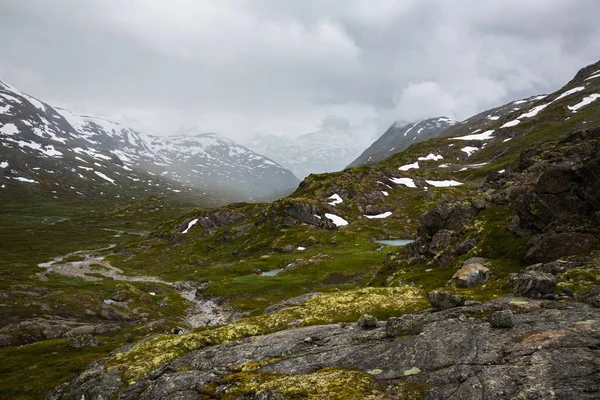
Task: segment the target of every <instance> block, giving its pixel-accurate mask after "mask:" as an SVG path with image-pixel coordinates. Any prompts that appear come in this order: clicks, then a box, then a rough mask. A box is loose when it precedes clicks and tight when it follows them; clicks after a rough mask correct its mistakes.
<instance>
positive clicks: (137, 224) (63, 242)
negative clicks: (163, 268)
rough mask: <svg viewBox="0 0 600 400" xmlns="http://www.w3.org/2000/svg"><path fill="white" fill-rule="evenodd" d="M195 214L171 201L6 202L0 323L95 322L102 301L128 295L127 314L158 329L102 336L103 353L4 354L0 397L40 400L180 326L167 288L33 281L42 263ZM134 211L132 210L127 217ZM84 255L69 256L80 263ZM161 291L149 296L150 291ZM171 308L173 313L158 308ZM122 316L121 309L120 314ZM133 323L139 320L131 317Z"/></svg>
mask: <svg viewBox="0 0 600 400" xmlns="http://www.w3.org/2000/svg"><path fill="white" fill-rule="evenodd" d="M191 208H193V206H191V205H186V204H183V203H178V202H171V201H170V200H167V199H158V198H148V199H140V200H138V201H135V202H131V203H128V202H125V201H123V202H121V203H120V202H118V201H117V202H116V203H115V201H114V200H110V201H103V200H102V199H95V200H94V201H90V200H89V199H86V200H81V199H54V198H52V197H48V196H42V195H40V194H39V193H36V192H27V191H23V192H22V193H21V192H19V191H16V192H13V196H11V197H6V196H5V197H3V198H2V211H1V212H0V237H2V241H3V243H2V248H1V250H0V253H1V257H0V294H2V296H0V307H1V308H0V310H1V311H0V321H2V323H3V324H7V323H11V322H16V323H18V322H20V321H23V320H26V319H30V318H39V317H42V316H47V315H50V316H56V317H61V318H68V319H74V320H77V321H79V322H82V323H86V322H92V317H90V316H89V315H86V313H85V310H89V311H92V312H94V313H99V312H100V310H101V309H102V305H103V300H105V299H110V298H113V297H118V296H119V295H123V296H125V297H126V298H128V299H131V300H132V302H130V303H129V311H125V312H126V313H130V311H131V310H133V309H135V308H138V309H139V312H140V313H141V312H148V313H149V314H150V315H151V316H152V317H153V318H154V319H157V320H160V321H162V322H159V323H157V324H154V325H153V326H151V325H152V324H147V323H140V322H139V321H138V323H129V324H126V326H125V327H124V328H122V329H119V330H117V331H113V332H110V333H109V334H107V335H108V336H101V337H100V341H101V345H100V347H92V348H81V349H70V348H68V340H66V339H58V340H44V341H41V342H38V343H33V344H28V345H24V346H21V347H9V348H4V349H0V359H1V360H2V363H1V365H0V398H7V399H8V398H10V399H39V398H43V397H44V395H45V394H46V393H47V392H48V391H49V390H50V389H51V388H53V387H56V386H57V385H58V384H60V383H62V382H64V381H66V380H68V379H70V378H71V377H73V376H74V375H75V374H76V373H78V372H80V371H81V370H82V369H83V368H84V367H85V366H86V365H87V364H88V363H89V362H91V361H93V360H96V359H99V358H102V357H104V356H106V355H107V354H108V352H110V351H111V350H113V349H115V348H117V347H119V346H121V345H123V344H124V343H127V342H129V341H135V340H138V339H141V338H142V337H144V336H145V335H148V334H149V333H152V332H153V331H151V330H150V329H157V330H159V331H160V332H162V331H164V330H167V329H169V327H172V326H175V325H176V324H179V323H180V321H181V318H182V316H183V315H184V312H185V309H186V303H185V301H184V300H183V299H182V298H181V297H180V296H179V295H177V293H175V291H174V290H173V289H171V288H169V287H168V286H165V285H160V284H146V283H138V282H135V283H123V282H117V281H114V280H110V279H105V280H102V281H98V282H86V281H83V280H81V279H76V278H71V277H65V276H60V275H54V274H51V275H49V280H48V281H42V280H40V279H39V278H38V277H37V276H36V275H35V274H36V273H37V272H40V271H43V269H42V268H40V267H38V264H39V263H42V262H48V261H50V260H52V259H53V258H54V257H56V256H61V255H64V254H67V253H70V252H73V251H77V250H82V249H98V248H103V247H106V246H107V245H109V244H111V243H118V242H120V241H122V240H124V239H127V238H128V237H130V238H134V237H138V236H139V234H141V233H144V232H149V231H150V230H152V229H153V228H154V227H155V226H156V224H158V222H159V221H162V220H164V219H165V218H172V217H175V216H177V215H180V214H182V213H184V212H186V211H187V210H189V209H191ZM128 210H129V211H128ZM79 258H80V257H79V256H73V257H71V260H70V261H77V260H76V259H79ZM151 291H152V292H156V296H150V295H149V294H148V293H149V292H151ZM161 300H163V301H167V303H168V304H169V306H168V307H160V306H159V304H158V303H159V302H160V301H161ZM119 311H123V310H119ZM132 316H134V315H133V314H132Z"/></svg>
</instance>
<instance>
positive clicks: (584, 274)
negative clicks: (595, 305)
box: [558, 267, 600, 294]
mask: <svg viewBox="0 0 600 400" xmlns="http://www.w3.org/2000/svg"><path fill="white" fill-rule="evenodd" d="M561 277H562V278H563V279H564V280H565V281H563V282H560V283H559V284H558V286H559V288H568V289H570V290H572V291H573V292H575V293H576V294H580V293H583V292H585V291H586V290H589V289H591V288H593V287H594V286H596V285H599V284H600V272H599V271H598V269H597V267H588V268H585V267H582V268H574V269H571V270H569V271H567V272H565V273H564V274H562V275H561Z"/></svg>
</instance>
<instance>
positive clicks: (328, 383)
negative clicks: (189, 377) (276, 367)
mask: <svg viewBox="0 0 600 400" xmlns="http://www.w3.org/2000/svg"><path fill="white" fill-rule="evenodd" d="M219 385H221V387H222V385H225V387H226V389H225V392H224V393H221V394H220V396H219V397H221V398H223V399H236V398H239V397H240V396H243V395H257V394H258V395H260V394H265V393H269V392H278V393H280V394H282V395H283V396H284V397H285V398H286V399H314V400H317V399H332V400H359V399H365V398H368V396H369V395H373V394H375V393H376V389H377V385H376V383H375V381H374V380H373V378H372V377H371V376H370V375H369V374H365V373H363V372H361V371H359V370H354V369H339V368H324V369H321V370H319V371H315V372H313V373H310V374H296V375H278V374H266V373H262V374H261V373H238V374H231V375H228V376H226V377H224V378H223V379H222V380H221V382H219ZM203 394H205V395H208V396H215V395H216V387H215V385H212V386H209V387H208V388H205V389H203Z"/></svg>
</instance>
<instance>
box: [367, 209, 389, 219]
mask: <svg viewBox="0 0 600 400" xmlns="http://www.w3.org/2000/svg"><path fill="white" fill-rule="evenodd" d="M390 215H392V212H391V211H386V212H384V213H383V214H377V215H364V217H365V218H368V219H383V218H387V217H389V216H390Z"/></svg>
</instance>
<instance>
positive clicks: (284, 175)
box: [142, 133, 299, 199]
mask: <svg viewBox="0 0 600 400" xmlns="http://www.w3.org/2000/svg"><path fill="white" fill-rule="evenodd" d="M146 143H147V145H148V147H149V149H150V151H151V152H152V153H153V154H155V155H156V156H157V158H158V159H159V160H161V162H160V163H157V162H156V161H154V163H153V164H149V165H144V164H142V165H143V166H144V167H145V168H147V169H149V170H152V171H154V172H156V173H160V174H161V175H162V176H166V177H168V178H170V179H172V180H176V181H179V182H182V183H184V184H186V185H189V186H192V187H198V186H200V185H208V186H212V187H216V188H224V189H230V190H231V189H233V190H236V191H238V192H239V193H242V194H243V195H245V196H247V197H250V198H262V199H265V198H268V197H270V196H277V195H279V194H287V193H289V192H290V191H292V190H294V189H295V188H296V187H297V186H298V183H299V181H298V179H297V178H296V177H295V176H293V174H292V173H291V172H290V171H288V170H286V169H284V168H282V167H281V166H280V165H278V164H277V163H275V162H273V161H272V160H270V159H269V158H267V157H265V156H262V155H260V154H257V153H255V152H253V151H252V150H250V149H248V148H246V147H244V146H240V145H239V144H237V143H235V142H233V141H232V140H229V139H227V138H223V137H220V136H219V135H217V134H214V133H203V134H194V135H190V134H187V135H179V136H168V137H163V136H147V137H146ZM161 164H162V165H161ZM163 165H164V167H165V168H164V169H163V168H157V166H158V167H161V166H163Z"/></svg>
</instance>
